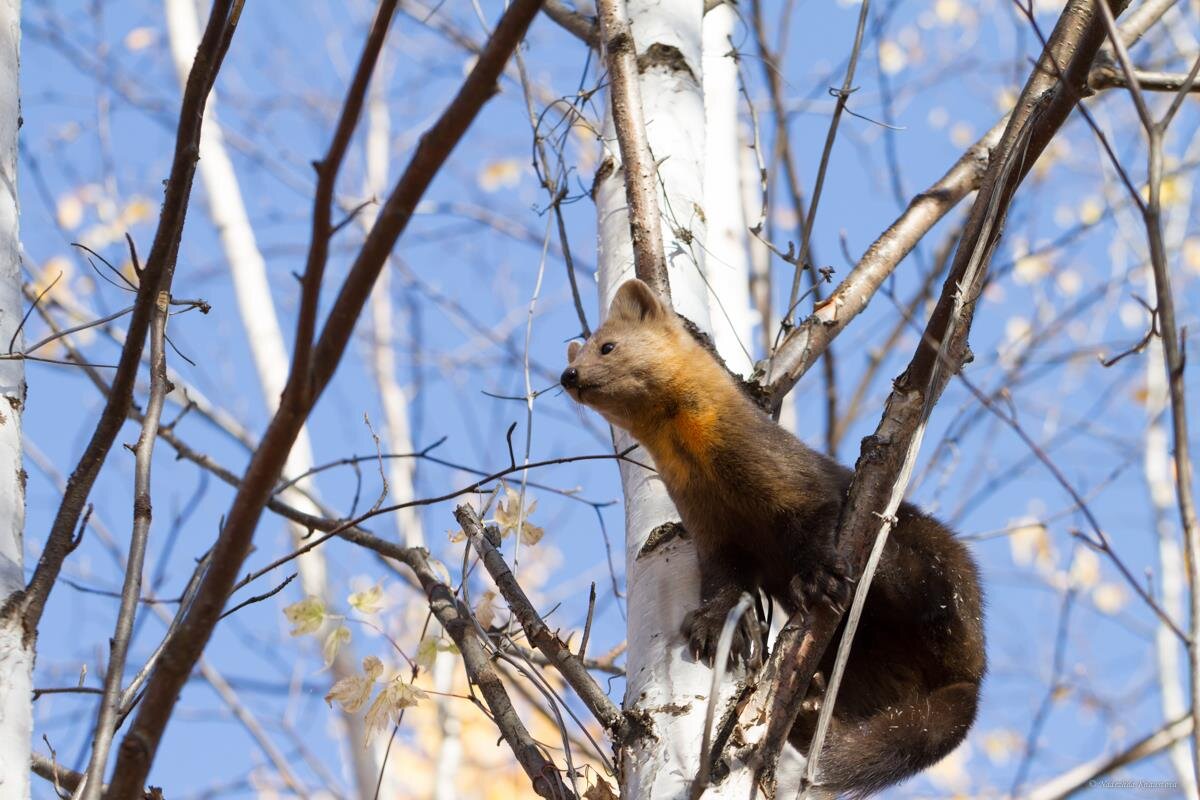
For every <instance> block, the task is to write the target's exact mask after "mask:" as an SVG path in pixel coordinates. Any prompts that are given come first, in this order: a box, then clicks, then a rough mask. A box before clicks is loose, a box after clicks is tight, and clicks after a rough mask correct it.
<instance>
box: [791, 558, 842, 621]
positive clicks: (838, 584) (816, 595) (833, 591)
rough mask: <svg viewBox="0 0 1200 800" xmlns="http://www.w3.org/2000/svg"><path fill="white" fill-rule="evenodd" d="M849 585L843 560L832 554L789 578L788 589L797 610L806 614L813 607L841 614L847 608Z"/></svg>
mask: <svg viewBox="0 0 1200 800" xmlns="http://www.w3.org/2000/svg"><path fill="white" fill-rule="evenodd" d="M853 585H854V581H852V580H851V579H850V574H849V569H848V566H847V564H846V560H845V559H844V558H842V557H841V556H840V555H834V556H832V557H831V558H828V559H825V560H824V563H810V564H809V565H808V566H807V567H806V568H805V569H804V570H802V571H801V572H800V574H799V575H797V576H796V577H794V578H792V586H791V588H792V596H793V597H794V599H795V601H796V603H797V605H798V606H799V607H800V608H801V609H804V610H805V611H807V610H808V609H810V608H812V607H814V606H815V605H825V606H828V607H829V608H832V609H835V610H836V611H837V612H838V613H841V612H843V611H845V610H846V608H848V607H849V605H850V598H851V597H852V596H853V592H852V587H853Z"/></svg>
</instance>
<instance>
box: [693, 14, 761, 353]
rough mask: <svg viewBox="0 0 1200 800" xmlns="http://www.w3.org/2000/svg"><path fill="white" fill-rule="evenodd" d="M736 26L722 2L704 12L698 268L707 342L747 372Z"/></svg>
mask: <svg viewBox="0 0 1200 800" xmlns="http://www.w3.org/2000/svg"><path fill="white" fill-rule="evenodd" d="M736 25H737V14H736V13H735V12H734V9H733V7H732V6H731V5H729V4H728V3H721V4H720V5H717V6H715V7H714V8H713V9H712V10H711V11H709V12H708V13H707V14H705V15H704V116H705V157H704V164H705V167H704V217H705V219H706V220H707V222H708V237H707V240H706V242H705V253H704V273H705V274H706V275H707V276H708V285H709V288H710V289H711V290H712V291H710V292H709V295H708V300H709V303H708V313H709V317H710V318H711V320H712V330H713V341H714V342H715V343H716V345H717V350H719V351H720V352H721V354H722V355H723V356H724V358H725V362H726V363H727V364H728V365H729V368H730V369H732V370H733V371H734V372H736V373H738V374H739V375H743V376H749V374H750V372H751V370H752V369H753V367H754V357H753V353H754V340H753V339H752V338H751V337H752V335H753V329H754V315H753V312H752V308H751V300H750V250H749V247H748V241H747V239H748V236H747V230H748V227H749V226H748V225H747V224H746V217H745V209H744V207H743V205H742V201H743V194H742V191H743V187H742V174H741V173H742V167H743V160H742V153H741V150H742V148H741V142H740V138H741V131H740V130H739V128H740V118H739V115H738V74H737V69H738V68H737V61H736V60H735V58H734V45H733V42H732V41H731V38H732V37H733V36H734V32H735V30H736Z"/></svg>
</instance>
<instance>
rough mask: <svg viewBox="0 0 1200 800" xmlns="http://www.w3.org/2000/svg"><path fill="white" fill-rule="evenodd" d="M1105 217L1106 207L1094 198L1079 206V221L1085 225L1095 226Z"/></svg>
mask: <svg viewBox="0 0 1200 800" xmlns="http://www.w3.org/2000/svg"><path fill="white" fill-rule="evenodd" d="M1103 216H1104V206H1103V205H1101V204H1100V201H1099V200H1097V199H1096V198H1094V197H1089V198H1087V199H1086V200H1084V201H1083V203H1082V204H1081V205H1080V206H1079V221H1080V222H1082V223H1083V224H1084V225H1095V224H1096V223H1097V222H1099V221H1100V218H1101V217H1103Z"/></svg>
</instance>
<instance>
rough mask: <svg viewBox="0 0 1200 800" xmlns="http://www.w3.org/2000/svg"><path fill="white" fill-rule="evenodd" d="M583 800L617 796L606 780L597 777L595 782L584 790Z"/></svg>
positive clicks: (609, 798) (616, 798) (613, 798)
mask: <svg viewBox="0 0 1200 800" xmlns="http://www.w3.org/2000/svg"><path fill="white" fill-rule="evenodd" d="M583 800H618V796H617V793H616V792H615V791H613V787H612V785H611V784H610V783H609V782H608V781H606V780H604V779H603V778H600V777H597V778H596V782H595V783H594V784H592V785H591V786H589V787H588V788H587V790H586V791H584V793H583Z"/></svg>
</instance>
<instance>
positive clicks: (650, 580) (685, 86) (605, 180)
mask: <svg viewBox="0 0 1200 800" xmlns="http://www.w3.org/2000/svg"><path fill="white" fill-rule="evenodd" d="M626 8H627V13H628V16H629V19H630V22H631V26H632V30H633V39H634V45H635V50H636V54H637V59H638V66H639V72H640V73H641V74H640V81H639V82H640V90H641V100H642V108H643V109H644V114H645V119H646V135H647V138H648V140H649V145H650V150H651V154H652V156H653V158H654V161H655V162H656V163H657V165H658V177H659V179H660V180H659V186H660V189H659V192H658V195H659V197H658V206H659V209H660V211H661V215H662V237H663V240H664V245H665V247H664V251H665V254H666V260H667V272H668V275H669V279H670V285H671V296H672V299H673V301H674V305H675V308H676V310H677V311H679V312H680V313H681V314H683V315H685V316H686V317H688V318H689V319H691V320H692V321H694V322H695V323H696V324H697V325H699V326H700V327H701V328H703V329H705V330H710V331H711V330H712V329H713V326H712V323H711V319H712V318H711V316H710V313H709V296H710V295H709V292H708V289H707V287H706V286H705V281H706V276H705V275H704V274H703V269H704V263H705V259H704V251H703V248H701V247H700V246H699V243H701V242H707V241H709V240H708V238H707V231H706V224H705V220H706V214H705V213H703V210H704V200H705V192H704V186H703V185H702V176H703V175H704V173H705V124H706V121H705V113H704V94H703V91H702V88H701V83H700V80H699V76H700V75H701V74H702V73H701V70H702V63H703V61H702V56H701V54H702V39H701V24H702V18H701V14H702V4H701V3H695V2H689V1H688V0H663V1H662V2H649V1H648V0H630V2H628V3H627V6H626ZM735 141H736V139H735ZM604 145H605V153H604V159H603V161H602V164H601V167H600V170H599V172H598V174H597V182H596V188H595V201H596V209H597V215H598V222H597V228H598V232H599V267H600V276H599V278H600V303H601V313H602V314H603V313H605V312H606V311H607V309H608V305H609V303H610V301H611V299H612V296H613V294H614V293H615V292H616V290H617V287H619V286H620V285H621V284H622V283H623V282H624V281H626V280H627V279H629V278H632V277H633V274H634V269H633V244H632V241H631V234H630V219H629V213H628V208H627V203H626V194H625V186H624V181H625V172H624V170H623V169H622V167H621V163H620V150H619V148H618V146H617V139H616V134H615V129H614V125H613V121H612V118H611V114H610V115H607V116H606V120H605V130H604ZM739 196H740V194H739V193H738V192H736V191H735V192H734V197H735V198H736V197H739ZM684 232H686V233H684ZM680 234H684V235H680ZM743 261H744V259H743ZM740 268H741V267H739V269H740ZM743 275H744V273H743ZM743 279H744V278H743ZM727 332H729V333H731V332H732V331H731V330H730V331H727ZM724 338H725V339H726V341H728V340H729V339H731V338H732V336H725V337H724ZM726 355H727V356H731V355H733V353H726ZM616 438H617V446H618V447H626V446H628V445H629V444H630V441H629V439H628V437H627V436H626V435H625V434H624V433H623V432H620V431H617V432H616ZM621 481H622V486H623V489H624V494H625V524H626V543H625V576H626V590H627V594H628V623H627V624H628V643H629V650H628V652H629V660H628V664H627V667H626V669H627V674H628V683H627V688H626V695H625V704H624V705H625V710H626V711H627V712H631V713H634V714H636V715H638V717H639V718H640V719H642V720H644V721H645V722H646V723H647V725H648V732H647V734H646V735H640V736H633V737H631V738H630V740H629V741H626V742H624V743H622V745H621V748H620V753H619V757H620V762H621V763H620V776H621V795H622V797H655V798H677V797H686V796H687V794H688V789H689V786H690V784H691V781H692V779H693V778H694V777H695V775H696V773H697V767H698V764H699V761H700V748H701V738H702V735H703V727H704V716H705V712H706V710H707V706H706V702H705V701H704V700H703V699H702V698H707V697H708V695H709V692H710V686H711V682H712V672H711V671H710V670H709V669H708V667H706V666H703V665H701V664H697V663H695V662H693V661H691V660H690V658H689V659H687V660H685V656H684V650H685V648H684V646H683V638H682V636H681V635H680V633H679V629H680V626H681V624H682V622H683V617H684V614H686V613H687V612H688V611H690V610H691V609H693V608H694V607H695V606H696V604H697V603H698V602H699V599H700V584H699V571H698V567H697V564H696V553H695V548H694V547H693V545H692V543H691V541H690V540H689V539H686V538H681V537H680V536H679V535H677V533H676V529H675V528H673V527H671V526H669V525H667V523H672V522H676V521H678V519H679V516H678V513H677V512H676V511H675V509H674V507H673V506H672V505H671V501H670V500H669V499H668V497H667V494H666V490H665V489H664V488H663V485H662V482H661V481H660V480H659V479H658V477H657V476H656V475H655V474H654V473H651V472H648V471H646V470H644V469H642V468H640V467H637V466H633V465H631V464H622V465H621ZM727 683H728V682H727Z"/></svg>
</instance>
